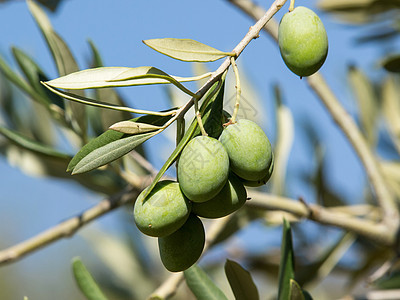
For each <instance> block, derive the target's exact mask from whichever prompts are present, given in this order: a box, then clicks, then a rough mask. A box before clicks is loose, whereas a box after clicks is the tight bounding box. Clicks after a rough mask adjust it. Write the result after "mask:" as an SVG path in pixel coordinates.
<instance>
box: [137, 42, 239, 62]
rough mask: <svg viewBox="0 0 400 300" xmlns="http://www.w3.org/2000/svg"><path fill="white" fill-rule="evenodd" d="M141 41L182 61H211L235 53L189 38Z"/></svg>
mask: <svg viewBox="0 0 400 300" xmlns="http://www.w3.org/2000/svg"><path fill="white" fill-rule="evenodd" d="M143 43H144V44H146V45H147V46H149V47H150V48H152V49H154V50H156V51H157V52H160V53H162V54H164V55H167V56H169V57H172V58H175V59H178V60H182V61H192V62H211V61H216V60H218V59H221V58H223V57H226V56H234V55H235V54H234V53H232V52H223V51H220V50H218V49H215V48H213V47H210V46H208V45H205V44H203V43H200V42H198V41H195V40H191V39H175V38H164V39H151V40H144V41H143Z"/></svg>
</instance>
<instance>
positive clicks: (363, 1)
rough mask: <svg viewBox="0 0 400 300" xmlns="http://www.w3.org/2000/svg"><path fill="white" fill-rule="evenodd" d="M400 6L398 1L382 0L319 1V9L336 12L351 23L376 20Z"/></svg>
mask: <svg viewBox="0 0 400 300" xmlns="http://www.w3.org/2000/svg"><path fill="white" fill-rule="evenodd" d="M399 6H400V5H399V3H398V2H397V1H382V0H356V1H348V0H321V1H319V2H318V8H319V9H322V10H325V11H328V12H334V13H336V15H337V16H338V17H340V18H341V19H343V20H345V21H346V22H349V23H365V22H371V21H374V20H376V18H377V17H378V16H379V15H380V14H382V13H385V12H387V11H389V10H392V9H396V8H399Z"/></svg>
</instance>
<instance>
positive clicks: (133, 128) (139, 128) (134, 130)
mask: <svg viewBox="0 0 400 300" xmlns="http://www.w3.org/2000/svg"><path fill="white" fill-rule="evenodd" d="M161 128H162V127H160V126H154V125H151V124H146V123H138V122H132V121H121V122H118V123H115V124H113V125H111V126H110V129H112V130H115V131H119V132H122V133H126V134H140V133H145V132H149V131H155V130H158V129H161Z"/></svg>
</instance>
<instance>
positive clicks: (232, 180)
mask: <svg viewBox="0 0 400 300" xmlns="http://www.w3.org/2000/svg"><path fill="white" fill-rule="evenodd" d="M246 199H247V192H246V189H245V188H244V186H243V183H241V181H240V180H239V178H238V177H237V176H236V175H235V174H233V173H230V174H229V178H228V181H227V183H226V184H225V186H224V187H223V188H222V190H221V191H220V192H219V193H218V195H217V196H215V197H214V198H212V199H211V200H208V201H206V202H202V203H193V205H192V213H194V214H196V215H198V216H200V217H204V218H212V219H214V218H222V217H225V216H227V215H229V214H231V213H233V212H234V211H236V210H238V209H239V208H240V207H242V206H243V204H244V203H245V202H246Z"/></svg>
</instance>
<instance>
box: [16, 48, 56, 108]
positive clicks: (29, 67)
mask: <svg viewBox="0 0 400 300" xmlns="http://www.w3.org/2000/svg"><path fill="white" fill-rule="evenodd" d="M12 52H13V55H14V58H15V60H16V61H17V63H18V65H19V67H20V68H21V70H22V72H23V73H24V75H25V77H26V79H27V80H28V82H29V84H30V86H31V87H32V88H34V89H35V91H36V92H37V93H39V94H41V95H42V96H43V98H45V99H46V100H48V102H49V103H52V104H55V105H57V106H58V107H60V108H61V109H64V101H63V99H62V98H61V97H60V96H58V95H55V94H54V93H51V92H50V91H49V90H47V89H45V88H44V86H43V85H41V84H40V81H47V80H48V79H47V76H46V75H45V74H44V72H43V70H42V69H41V68H40V67H39V66H38V65H37V64H36V62H35V61H34V60H33V59H32V58H31V57H29V56H28V55H27V54H26V53H25V52H24V51H22V50H21V49H18V48H16V47H13V48H12Z"/></svg>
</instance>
